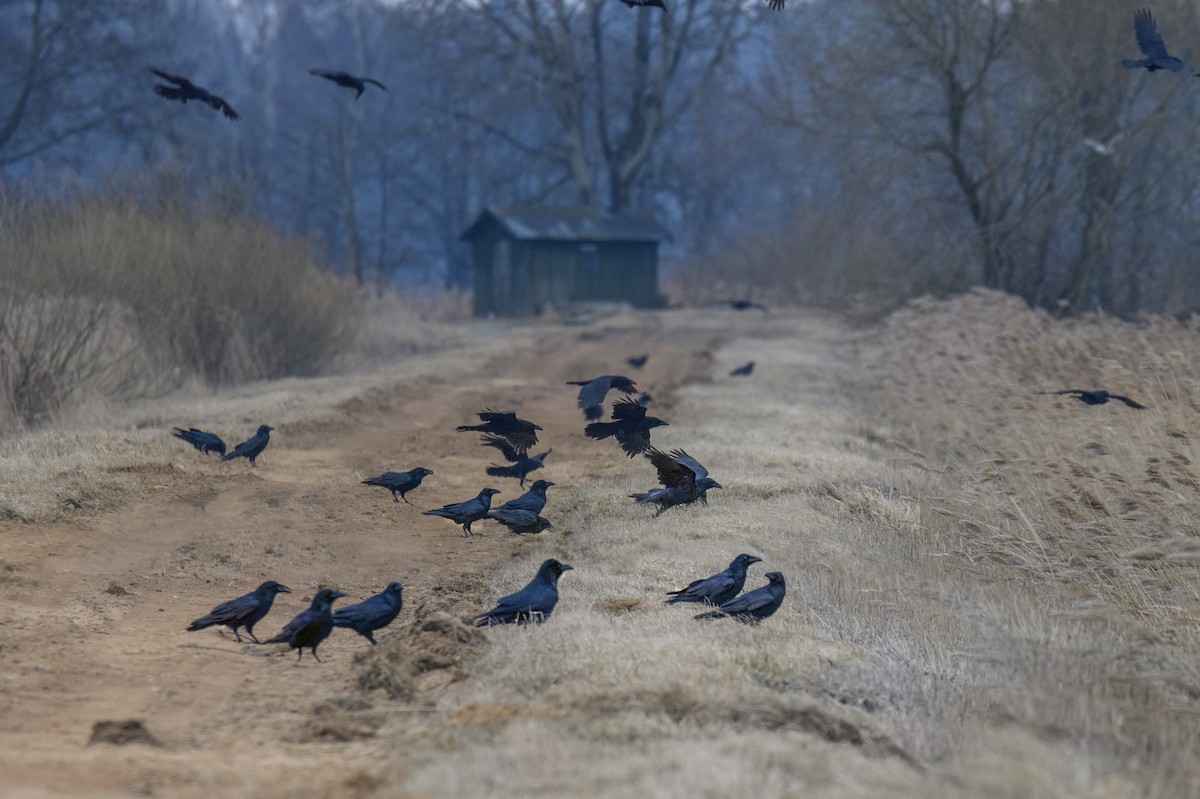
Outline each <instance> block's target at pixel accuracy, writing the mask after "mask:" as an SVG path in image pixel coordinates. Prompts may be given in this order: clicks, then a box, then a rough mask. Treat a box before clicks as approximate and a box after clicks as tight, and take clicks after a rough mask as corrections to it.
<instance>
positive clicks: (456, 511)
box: [422, 488, 500, 536]
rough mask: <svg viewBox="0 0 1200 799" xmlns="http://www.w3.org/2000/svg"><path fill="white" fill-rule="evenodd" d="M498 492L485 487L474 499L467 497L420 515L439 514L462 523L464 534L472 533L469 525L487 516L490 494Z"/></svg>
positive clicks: (490, 503)
mask: <svg viewBox="0 0 1200 799" xmlns="http://www.w3.org/2000/svg"><path fill="white" fill-rule="evenodd" d="M499 493H500V492H499V491H497V490H496V489H494V488H485V489H483V490H482V491H480V492H479V495H478V496H477V497H475V498H474V499H468V500H467V501H466V502H456V503H454V504H453V505H445V506H443V507H441V508H437V509H435V510H427V511H425V513H424V514H422V515H423V516H441V517H442V518H443V519H449V520H450V521H452V522H454V523H455V524H461V525H462V528H463V535H464V536H467V535H473V533H472V532H471V525H472V524H474V523H475V522H477V521H479V520H480V519H482V518H483V517H485V516H487V513H488V511H489V510H490V509H491V507H492V495H493V494H499Z"/></svg>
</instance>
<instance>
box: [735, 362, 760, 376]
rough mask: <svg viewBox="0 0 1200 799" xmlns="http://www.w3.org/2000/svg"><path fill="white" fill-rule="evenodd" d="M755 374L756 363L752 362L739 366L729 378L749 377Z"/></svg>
mask: <svg viewBox="0 0 1200 799" xmlns="http://www.w3.org/2000/svg"><path fill="white" fill-rule="evenodd" d="M753 373H754V361H750V362H749V363H747V364H745V365H743V366H739V367H738V368H736V369H734V370H733V371H732V372H730V373H729V376H730V377H749V376H750V375H751V374H753Z"/></svg>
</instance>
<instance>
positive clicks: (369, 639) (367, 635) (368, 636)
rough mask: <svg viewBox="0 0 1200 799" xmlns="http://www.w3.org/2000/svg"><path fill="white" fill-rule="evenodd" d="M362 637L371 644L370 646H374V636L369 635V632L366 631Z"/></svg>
mask: <svg viewBox="0 0 1200 799" xmlns="http://www.w3.org/2000/svg"><path fill="white" fill-rule="evenodd" d="M363 635H364V636H365V637H366V639H367V640H368V641H370V642H371V646H375V636H374V635H372V634H371V631H370V630H367V631H366V632H365V633H363Z"/></svg>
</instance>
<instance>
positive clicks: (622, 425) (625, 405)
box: [583, 397, 667, 458]
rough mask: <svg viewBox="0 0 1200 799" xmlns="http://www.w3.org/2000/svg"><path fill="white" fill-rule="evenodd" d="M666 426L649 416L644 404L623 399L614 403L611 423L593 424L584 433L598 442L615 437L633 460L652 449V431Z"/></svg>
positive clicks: (626, 398)
mask: <svg viewBox="0 0 1200 799" xmlns="http://www.w3.org/2000/svg"><path fill="white" fill-rule="evenodd" d="M666 424H667V423H666V422H664V421H663V420H662V419H659V418H657V417H655V416H647V415H646V406H645V405H643V404H642V403H640V402H638V401H636V400H633V399H630V398H629V397H623V398H621V399H619V400H617V401H616V402H614V403H613V409H612V421H611V422H592V423H591V424H589V425H588V426H587V427H585V428H583V433H584V435H586V436H587V437H588V438H594V439H596V440H597V441H600V440H602V439H605V438H609V437H611V436H615V437H616V439H617V443H618V444H620V445H621V449H623V450H625V454H627V455H628V456H629V457H631V458H632V457H633V456H634V455H637V454H638V453H641V452H645V451H646V450H648V449H649V448H650V431H651V430H653V429H654V428H655V427H663V426H665V425H666Z"/></svg>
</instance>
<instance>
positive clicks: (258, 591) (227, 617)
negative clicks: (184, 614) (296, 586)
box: [188, 580, 292, 644]
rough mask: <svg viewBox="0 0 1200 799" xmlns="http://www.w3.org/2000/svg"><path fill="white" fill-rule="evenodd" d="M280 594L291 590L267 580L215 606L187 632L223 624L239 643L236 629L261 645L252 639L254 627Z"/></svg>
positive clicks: (239, 637) (255, 641)
mask: <svg viewBox="0 0 1200 799" xmlns="http://www.w3.org/2000/svg"><path fill="white" fill-rule="evenodd" d="M281 593H282V594H290V593H292V589H290V588H288V587H287V586H286V585H282V584H280V583H277V582H275V581H274V580H267V581H266V582H265V583H263V584H262V585H260V586H259V587H258V588H255V589H254V590H253V591H251V592H250V593H248V594H243V595H242V596H240V597H238V598H237V599H231V600H229V601H228V602H222V603H221V604H219V605H217V606H216V607H215V608H213V609H212V612H210V613H209V614H208V615H207V616H201V617H200V618H198V619H196V620H195V621H194V622H192V623H191V625H190V626H189V627H188V632H190V633H191V632H195V631H196V630H203V629H205V628H207V627H212V626H213V625H214V624H223V625H225V626H226V627H228V628H229V629H231V630H233V634H234V636H235V637H236V638H237V639H238V640H239V641H241V640H242V636H241V635H239V634H238V627H245V628H246V635H248V636H250V637H251V638H253V639H254V643H256V644H257V643H261V642H260V641H259V640H258V639H257V638H255V637H254V625H256V624H258V623H259V622H260V621H262V620H263V617H264V616H266V615H267V614H268V613H270V612H271V605H272V604H273V603H274V602H275V595H276V594H281Z"/></svg>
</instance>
